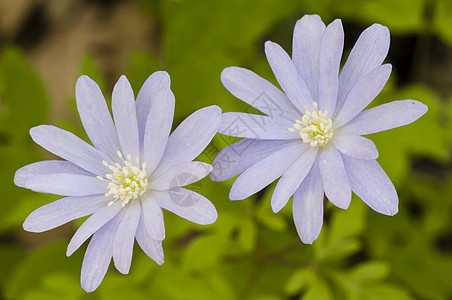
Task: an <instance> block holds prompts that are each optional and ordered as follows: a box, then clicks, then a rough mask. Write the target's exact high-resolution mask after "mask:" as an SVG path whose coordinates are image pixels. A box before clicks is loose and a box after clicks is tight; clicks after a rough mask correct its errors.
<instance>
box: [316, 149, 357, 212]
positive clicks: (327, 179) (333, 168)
mask: <svg viewBox="0 0 452 300" xmlns="http://www.w3.org/2000/svg"><path fill="white" fill-rule="evenodd" d="M319 170H320V176H321V177H322V183H323V188H324V190H325V195H326V196H327V197H328V200H329V201H330V202H331V203H333V204H334V205H336V206H337V207H339V208H342V209H347V208H348V207H349V206H350V202H351V200H352V190H351V188H350V182H349V180H348V177H347V173H345V169H344V162H343V161H342V156H341V154H340V153H339V151H337V150H336V148H334V147H331V146H330V147H326V148H325V149H323V151H321V152H320V158H319Z"/></svg>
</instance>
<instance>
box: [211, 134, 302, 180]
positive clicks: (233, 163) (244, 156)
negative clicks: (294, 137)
mask: <svg viewBox="0 0 452 300" xmlns="http://www.w3.org/2000/svg"><path fill="white" fill-rule="evenodd" d="M296 142H298V141H290V140H256V139H243V140H241V141H239V142H237V143H234V144H232V145H229V146H227V147H226V148H223V149H222V150H221V151H220V152H219V153H218V154H217V156H216V157H215V159H214V161H213V163H212V166H213V170H212V172H211V173H210V179H211V180H212V181H223V180H226V179H229V178H232V177H234V176H236V175H238V174H240V173H242V172H243V171H245V170H246V169H248V168H249V167H251V166H252V165H254V164H255V163H257V162H258V161H260V160H262V159H263V158H264V157H266V156H268V155H270V154H271V153H273V152H276V151H278V150H281V149H283V148H284V147H286V145H287V144H288V143H296Z"/></svg>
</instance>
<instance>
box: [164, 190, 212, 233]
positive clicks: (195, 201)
mask: <svg viewBox="0 0 452 300" xmlns="http://www.w3.org/2000/svg"><path fill="white" fill-rule="evenodd" d="M158 203H159V205H160V206H161V207H162V208H164V209H166V210H169V211H170V212H172V213H175V214H176V215H178V216H180V217H182V218H184V219H187V220H189V221H191V222H193V223H196V224H201V225H208V224H212V223H214V222H215V221H216V220H217V217H218V214H217V210H216V209H215V206H213V204H212V202H210V201H209V200H208V199H207V198H206V197H204V196H202V195H200V194H198V193H196V192H193V191H191V190H187V189H184V188H174V189H171V190H169V191H168V192H166V193H160V194H159V197H158Z"/></svg>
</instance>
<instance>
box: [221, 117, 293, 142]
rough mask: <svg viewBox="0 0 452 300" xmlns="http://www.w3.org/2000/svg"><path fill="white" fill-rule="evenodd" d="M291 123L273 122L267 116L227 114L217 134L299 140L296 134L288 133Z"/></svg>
mask: <svg viewBox="0 0 452 300" xmlns="http://www.w3.org/2000/svg"><path fill="white" fill-rule="evenodd" d="M292 125H293V122H290V121H286V120H283V121H281V120H275V119H273V118H271V117H269V116H264V115H256V114H247V113H239V112H228V113H224V114H223V121H222V122H221V126H220V128H219V129H218V132H219V133H221V134H224V135H229V136H235V137H243V138H250V139H263V140H271V139H278V140H284V139H288V140H292V139H297V138H299V136H298V134H297V133H296V132H290V131H289V128H290V127H292Z"/></svg>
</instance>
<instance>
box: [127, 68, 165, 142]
mask: <svg viewBox="0 0 452 300" xmlns="http://www.w3.org/2000/svg"><path fill="white" fill-rule="evenodd" d="M170 83H171V80H170V77H169V75H168V73H167V72H165V71H158V72H154V73H152V74H151V76H149V77H148V79H146V81H145V82H144V84H143V86H142V87H141V89H140V91H139V92H138V95H137V101H136V103H135V106H136V108H137V122H138V131H139V136H140V148H142V147H143V141H144V132H145V128H146V123H147V120H148V116H149V111H150V110H151V105H152V103H153V102H154V101H155V100H157V99H158V98H157V95H159V94H160V92H161V91H166V90H169V88H170Z"/></svg>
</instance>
